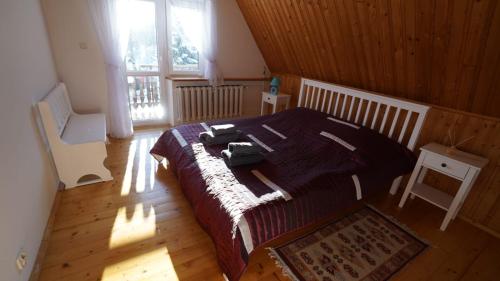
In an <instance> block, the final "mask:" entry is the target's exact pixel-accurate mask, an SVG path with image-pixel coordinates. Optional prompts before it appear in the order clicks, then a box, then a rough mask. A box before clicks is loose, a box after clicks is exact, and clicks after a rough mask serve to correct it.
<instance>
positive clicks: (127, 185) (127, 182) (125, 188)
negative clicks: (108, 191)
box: [120, 140, 137, 196]
mask: <svg viewBox="0 0 500 281" xmlns="http://www.w3.org/2000/svg"><path fill="white" fill-rule="evenodd" d="M136 150H137V141H136V140H133V141H132V142H131V143H130V150H129V152H128V157H127V168H126V169H125V175H124V176H123V183H122V188H121V191H120V195H121V196H126V195H129V193H130V189H131V188H132V171H133V169H134V159H135V152H136Z"/></svg>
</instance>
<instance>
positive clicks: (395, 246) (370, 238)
mask: <svg viewBox="0 0 500 281" xmlns="http://www.w3.org/2000/svg"><path fill="white" fill-rule="evenodd" d="M426 247H427V244H426V243H424V242H422V241H421V240H420V239H418V238H416V237H415V236H414V235H412V234H410V233H408V231H406V230H405V229H404V228H403V227H401V226H398V225H397V224H396V223H394V222H393V221H391V220H389V219H387V218H386V217H384V216H383V215H381V214H380V213H378V212H377V211H375V210H373V209H371V208H369V207H366V208H363V209H361V210H359V211H357V212H355V213H353V214H350V215H348V216H347V217H344V218H342V219H340V220H338V221H336V222H332V223H330V224H328V225H326V226H323V227H321V228H320V229H318V230H316V231H314V232H313V233H310V234H307V235H306V236H303V237H301V238H298V239H296V240H294V241H291V242H288V243H286V244H284V245H282V246H280V247H277V248H273V249H270V250H271V252H270V255H271V257H273V258H274V259H275V261H276V262H277V264H278V266H280V267H281V268H283V270H284V272H285V274H287V275H288V276H289V277H291V278H292V280H300V281H337V280H342V281H350V280H373V281H376V280H387V279H389V278H390V277H391V276H392V275H393V274H394V273H396V272H397V271H398V270H400V269H401V268H402V267H403V266H404V265H405V264H407V263H408V262H409V261H411V260H412V259H413V258H415V257H416V256H417V255H418V254H419V253H421V252H422V251H423V250H424V249H425V248H426Z"/></svg>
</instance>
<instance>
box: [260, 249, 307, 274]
mask: <svg viewBox="0 0 500 281" xmlns="http://www.w3.org/2000/svg"><path fill="white" fill-rule="evenodd" d="M266 249H267V250H268V251H269V252H268V254H269V256H270V257H271V259H272V260H273V261H274V264H275V265H276V266H277V267H278V268H281V273H282V274H283V275H284V276H286V277H288V278H290V279H291V280H293V281H300V280H299V279H298V278H297V276H295V274H293V272H292V270H291V269H290V267H288V265H287V264H286V263H285V261H284V260H283V259H282V258H281V257H280V256H279V255H278V253H276V251H275V250H274V249H273V248H271V247H267V248H266Z"/></svg>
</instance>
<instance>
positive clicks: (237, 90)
mask: <svg viewBox="0 0 500 281" xmlns="http://www.w3.org/2000/svg"><path fill="white" fill-rule="evenodd" d="M243 89H244V86H241V85H237V86H219V87H211V86H180V87H178V88H177V90H176V92H177V106H178V107H177V108H178V119H179V121H180V122H189V121H197V120H209V119H221V118H229V117H236V116H241V115H242V112H243Z"/></svg>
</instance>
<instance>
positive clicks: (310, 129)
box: [151, 108, 415, 280]
mask: <svg viewBox="0 0 500 281" xmlns="http://www.w3.org/2000/svg"><path fill="white" fill-rule="evenodd" d="M329 118H330V119H329ZM335 120H336V119H333V120H332V117H331V116H330V115H327V114H325V113H321V112H318V111H313V110H310V109H305V108H296V109H292V110H287V111H284V112H281V113H277V114H274V115H270V116H262V117H256V118H248V119H239V120H231V121H227V120H226V121H224V122H212V123H209V124H208V126H210V125H212V124H216V123H219V124H221V123H232V124H234V125H235V126H236V127H237V128H238V129H239V130H241V131H242V132H243V134H242V138H241V140H244V141H251V140H254V141H255V140H257V141H258V142H259V143H260V144H262V146H263V149H262V150H263V152H264V155H265V161H263V162H261V163H259V164H254V165H248V166H241V167H236V168H229V167H227V166H226V165H225V163H224V161H223V159H222V157H221V150H223V149H225V148H226V147H227V145H219V146H211V147H207V146H204V145H203V144H201V143H200V142H199V141H198V134H199V133H200V132H202V131H205V130H206V127H204V125H205V124H191V125H182V126H178V127H175V128H173V129H171V130H169V131H167V132H165V133H164V134H163V135H162V136H161V137H160V138H159V140H158V141H157V143H156V144H155V145H154V147H153V148H152V150H151V153H152V154H153V155H155V156H157V155H159V156H162V157H165V158H167V159H168V161H169V165H170V166H171V167H172V168H173V170H174V172H175V173H176V175H177V177H178V178H179V181H180V185H181V186H182V189H183V192H184V194H185V195H186V197H187V199H188V200H189V202H190V203H191V205H192V207H193V209H194V212H195V215H196V218H197V219H198V221H199V223H200V224H201V226H202V227H203V228H204V229H205V230H206V231H207V232H208V234H209V235H210V236H211V237H212V240H213V241H214V243H215V247H216V250H217V257H218V260H219V264H220V266H221V268H222V270H223V271H224V272H225V273H226V275H227V276H228V278H229V279H230V280H238V279H239V278H240V277H241V275H242V274H243V272H244V271H245V269H246V266H247V262H248V255H249V254H250V252H251V251H252V250H253V249H254V248H256V247H258V246H260V245H262V244H264V243H265V242H268V241H270V240H272V239H275V238H278V237H280V236H282V235H283V234H286V233H288V232H290V231H293V230H296V229H299V228H301V227H303V226H306V225H308V224H311V223H314V222H315V221H318V220H320V219H322V218H325V217H327V216H331V215H332V214H334V213H335V212H336V211H339V210H342V209H345V208H347V207H349V206H350V205H352V204H353V203H354V202H355V201H356V200H359V199H360V197H362V198H363V199H364V198H367V197H369V196H370V195H372V194H374V193H377V192H378V191H381V190H384V189H385V187H387V186H388V184H389V183H390V182H391V181H392V180H393V179H394V178H396V177H397V176H400V175H402V174H405V173H408V172H410V171H411V170H412V168H413V166H414V164H415V157H414V155H413V154H412V152H410V151H409V150H407V149H406V148H405V147H403V146H402V145H400V144H398V143H397V142H395V141H393V140H390V139H388V138H387V137H385V136H383V135H380V134H378V133H377V132H374V131H372V130H369V129H367V128H364V127H356V126H352V125H346V124H343V123H341V122H336V121H335Z"/></svg>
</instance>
